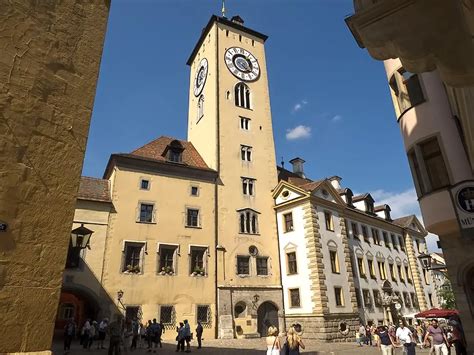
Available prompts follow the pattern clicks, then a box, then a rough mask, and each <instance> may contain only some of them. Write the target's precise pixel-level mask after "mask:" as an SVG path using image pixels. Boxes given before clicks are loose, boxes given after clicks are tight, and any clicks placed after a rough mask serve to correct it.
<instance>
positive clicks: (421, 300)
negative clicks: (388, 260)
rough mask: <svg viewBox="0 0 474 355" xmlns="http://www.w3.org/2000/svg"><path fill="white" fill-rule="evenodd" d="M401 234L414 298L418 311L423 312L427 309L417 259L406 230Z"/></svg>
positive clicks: (411, 240)
mask: <svg viewBox="0 0 474 355" xmlns="http://www.w3.org/2000/svg"><path fill="white" fill-rule="evenodd" d="M403 234H404V240H405V248H406V251H407V257H408V263H409V265H410V271H411V275H412V279H413V285H414V287H415V292H416V298H417V299H418V306H419V307H420V311H424V310H427V309H428V302H427V301H426V296H425V291H424V289H423V280H422V278H421V275H420V269H419V268H418V259H417V257H416V254H415V250H414V248H413V239H412V237H411V236H410V234H409V233H408V232H407V231H406V230H403ZM407 276H408V275H407Z"/></svg>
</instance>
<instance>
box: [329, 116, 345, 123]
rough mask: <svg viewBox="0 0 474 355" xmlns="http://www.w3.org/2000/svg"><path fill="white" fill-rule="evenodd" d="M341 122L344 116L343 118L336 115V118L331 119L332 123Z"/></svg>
mask: <svg viewBox="0 0 474 355" xmlns="http://www.w3.org/2000/svg"><path fill="white" fill-rule="evenodd" d="M340 120H342V116H341V115H336V116H334V117H333V118H332V119H331V121H332V122H338V121H340Z"/></svg>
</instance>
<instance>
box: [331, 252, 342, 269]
mask: <svg viewBox="0 0 474 355" xmlns="http://www.w3.org/2000/svg"><path fill="white" fill-rule="evenodd" d="M329 258H330V259H331V271H332V273H333V274H339V273H340V270H339V260H338V257H337V251H335V250H330V251H329Z"/></svg>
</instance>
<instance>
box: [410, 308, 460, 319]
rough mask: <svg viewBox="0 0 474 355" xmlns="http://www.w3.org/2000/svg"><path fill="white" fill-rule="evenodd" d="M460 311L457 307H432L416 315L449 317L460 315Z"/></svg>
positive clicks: (418, 316)
mask: <svg viewBox="0 0 474 355" xmlns="http://www.w3.org/2000/svg"><path fill="white" fill-rule="evenodd" d="M458 314H459V312H458V311H457V310H455V309H439V308H432V309H429V310H427V311H423V312H420V313H418V314H416V315H415V317H416V318H449V317H451V316H454V315H458Z"/></svg>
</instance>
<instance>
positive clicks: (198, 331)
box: [196, 322, 204, 349]
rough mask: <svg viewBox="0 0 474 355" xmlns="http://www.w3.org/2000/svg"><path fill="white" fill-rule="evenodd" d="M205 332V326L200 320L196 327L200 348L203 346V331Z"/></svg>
mask: <svg viewBox="0 0 474 355" xmlns="http://www.w3.org/2000/svg"><path fill="white" fill-rule="evenodd" d="M203 332H204V328H203V327H202V324H201V322H198V324H197V327H196V339H197V342H198V347H197V348H198V349H201V347H202V333H203Z"/></svg>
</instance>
